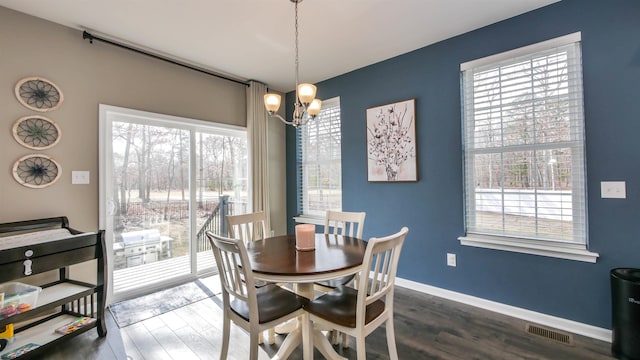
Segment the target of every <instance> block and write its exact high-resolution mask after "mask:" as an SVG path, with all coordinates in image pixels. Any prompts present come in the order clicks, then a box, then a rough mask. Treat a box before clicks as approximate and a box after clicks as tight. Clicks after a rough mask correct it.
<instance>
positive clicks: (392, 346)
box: [385, 317, 398, 360]
mask: <svg viewBox="0 0 640 360" xmlns="http://www.w3.org/2000/svg"><path fill="white" fill-rule="evenodd" d="M385 327H386V328H387V347H389V359H391V360H398V349H396V336H395V331H394V330H393V317H390V318H389V319H388V320H387V324H386V325H385Z"/></svg>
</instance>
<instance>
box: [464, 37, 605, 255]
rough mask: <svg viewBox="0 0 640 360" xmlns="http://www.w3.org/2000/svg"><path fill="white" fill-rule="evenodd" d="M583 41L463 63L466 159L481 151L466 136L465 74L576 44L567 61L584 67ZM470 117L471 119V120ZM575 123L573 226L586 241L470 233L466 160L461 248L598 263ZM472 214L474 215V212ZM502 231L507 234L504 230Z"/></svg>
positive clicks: (467, 166)
mask: <svg viewBox="0 0 640 360" xmlns="http://www.w3.org/2000/svg"><path fill="white" fill-rule="evenodd" d="M580 42H581V33H580V32H576V33H573V34H569V35H565V36H561V37H558V38H554V39H551V40H547V41H543V42H540V43H536V44H533V45H529V46H524V47H521V48H518V49H514V50H510V51H506V52H503V53H499V54H495V55H491V56H487V57H484V58H481V59H477V60H472V61H469V62H465V63H462V64H461V65H460V71H461V101H462V109H463V111H462V131H463V137H462V139H463V156H465V158H467V157H468V155H469V153H471V154H477V153H478V149H480V148H478V147H474V148H468V143H467V134H466V132H467V126H468V125H467V122H468V121H473V120H472V118H473V117H474V116H475V114H471V113H469V114H467V113H466V111H468V110H467V109H466V107H465V104H466V103H467V102H473V101H474V99H470V100H468V99H467V98H466V97H465V96H466V95H467V94H466V93H465V91H466V90H467V89H466V88H465V82H464V81H463V80H464V75H465V71H472V70H474V69H478V68H485V67H490V66H494V65H495V67H496V68H501V67H502V66H504V63H505V62H508V61H510V60H515V59H519V58H522V57H530V58H531V59H534V58H535V57H537V56H539V55H540V54H541V53H543V52H546V51H550V50H553V49H554V48H558V47H562V46H567V45H572V44H577V46H578V50H577V55H576V58H575V59H568V60H567V62H569V63H571V61H577V65H578V66H580V67H581V65H582V64H581V58H582V56H581V54H580V48H579V46H580ZM579 71H580V79H579V80H580V83H579V85H580V89H579V90H577V91H578V92H579V93H580V101H579V106H580V109H579V110H578V111H579V112H580V114H583V113H584V105H583V103H582V95H583V93H584V90H583V87H582V83H581V76H582V69H581V68H580V69H579ZM575 80H576V79H572V78H569V80H568V82H569V83H571V85H575V84H573V83H572V82H573V81H575ZM501 86H502V84H501ZM471 96H473V94H471ZM532 102H533V101H532ZM468 117H470V118H471V120H470V119H468ZM575 121H580V122H581V123H580V126H581V128H582V134H581V139H578V140H579V141H580V144H579V145H578V146H580V147H581V151H580V153H579V154H573V153H572V155H571V159H572V160H571V168H572V172H573V169H577V170H578V171H576V174H577V175H574V177H575V176H581V177H583V178H582V179H578V180H575V179H574V180H573V186H572V188H573V189H575V188H576V187H575V185H576V183H577V184H578V185H581V188H579V189H578V191H580V195H579V197H578V198H577V199H579V200H580V201H576V197H574V196H572V202H573V203H574V210H573V211H575V212H577V213H578V215H575V214H574V215H572V216H574V221H573V224H574V226H580V227H581V228H580V229H579V231H580V234H584V238H582V237H580V239H579V241H580V242H578V241H576V240H575V238H574V240H572V241H568V242H567V241H562V240H560V239H558V240H557V241H556V240H546V239H541V238H536V237H532V238H526V237H520V236H518V235H513V234H491V233H490V232H491V231H486V230H485V232H486V233H483V231H482V229H479V230H475V231H474V230H471V231H470V230H469V224H468V222H467V219H468V217H469V216H473V215H469V210H468V209H469V208H470V207H472V206H473V205H472V204H470V202H474V201H475V200H473V198H475V195H474V196H470V194H471V193H473V194H475V193H476V192H475V188H474V187H473V186H471V185H469V181H472V180H473V179H471V178H468V174H473V172H474V171H475V169H476V168H475V167H474V164H469V163H468V162H470V160H469V159H465V160H464V165H463V167H464V169H463V170H464V179H463V182H464V209H465V210H464V211H465V235H464V236H460V237H459V238H458V240H459V241H460V244H461V245H465V246H474V247H482V248H489V249H496V250H505V251H513V252H519V253H526V254H535V255H542V256H548V257H555V258H562V259H569V260H578V261H585V262H592V263H594V262H595V261H596V259H597V258H598V256H599V254H597V253H594V252H590V251H589V250H588V223H587V218H588V214H587V210H586V209H587V204H586V186H587V182H586V161H585V158H586V154H585V150H584V147H585V138H584V116H583V115H582V116H581V118H580V119H578V120H575ZM501 123H502V120H501ZM572 126H573V125H572ZM544 146H546V144H543V145H542V146H540V145H539V144H536V145H535V146H533V148H534V149H538V148H540V147H544ZM556 147H557V148H561V147H562V146H559V145H558V146H556ZM509 148H510V147H509V146H508V145H504V144H502V145H500V147H498V149H499V150H497V151H495V152H494V151H487V153H505V152H508V151H514V150H509ZM516 148H517V146H516ZM569 148H571V147H569ZM505 149H506V150H505ZM470 176H474V175H470ZM500 193H501V194H503V196H504V193H505V189H504V188H503V189H502V190H501V191H500ZM576 202H577V204H576ZM534 209H536V219H538V215H537V209H538V205H537V204H536V205H534ZM473 213H475V210H474V212H473ZM501 214H502V215H503V216H504V214H506V213H505V212H504V209H503V212H502V213H501ZM576 216H579V217H580V218H579V220H580V221H578V222H576V221H575V217H576ZM536 221H537V220H536ZM582 227H584V228H582ZM502 231H505V230H504V228H503V230H502Z"/></svg>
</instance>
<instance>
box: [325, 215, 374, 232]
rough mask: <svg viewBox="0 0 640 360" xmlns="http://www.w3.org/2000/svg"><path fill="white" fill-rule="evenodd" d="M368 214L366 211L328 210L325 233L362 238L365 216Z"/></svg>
mask: <svg viewBox="0 0 640 360" xmlns="http://www.w3.org/2000/svg"><path fill="white" fill-rule="evenodd" d="M366 215H367V213H365V212H346V211H331V210H327V213H326V217H325V220H324V233H325V234H334V235H344V236H351V237H357V238H358V239H362V234H363V231H364V218H365V216H366ZM331 229H332V230H331Z"/></svg>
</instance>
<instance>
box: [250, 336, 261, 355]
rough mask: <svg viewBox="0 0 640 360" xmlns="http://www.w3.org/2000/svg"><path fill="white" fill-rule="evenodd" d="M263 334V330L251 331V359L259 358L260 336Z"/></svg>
mask: <svg viewBox="0 0 640 360" xmlns="http://www.w3.org/2000/svg"><path fill="white" fill-rule="evenodd" d="M261 334H262V332H261V331H256V332H250V333H249V346H250V348H249V359H250V360H258V346H259V342H258V338H259V337H260V335H261Z"/></svg>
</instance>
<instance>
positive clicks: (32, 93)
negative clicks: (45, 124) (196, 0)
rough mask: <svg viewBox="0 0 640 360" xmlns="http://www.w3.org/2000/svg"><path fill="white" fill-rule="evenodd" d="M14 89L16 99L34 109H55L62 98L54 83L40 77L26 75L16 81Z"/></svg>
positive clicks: (43, 110)
mask: <svg viewBox="0 0 640 360" xmlns="http://www.w3.org/2000/svg"><path fill="white" fill-rule="evenodd" d="M15 91H16V97H17V98H18V101H20V103H21V104H22V105H24V106H25V107H27V108H28V109H31V110H34V111H40V112H47V111H52V110H55V109H57V108H58V107H60V105H61V104H62V101H63V100H64V96H62V90H60V88H59V87H58V86H57V85H56V84H54V83H52V82H51V81H49V80H47V79H45V78H41V77H26V78H24V79H22V80H20V81H18V84H17V85H16V90H15Z"/></svg>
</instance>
